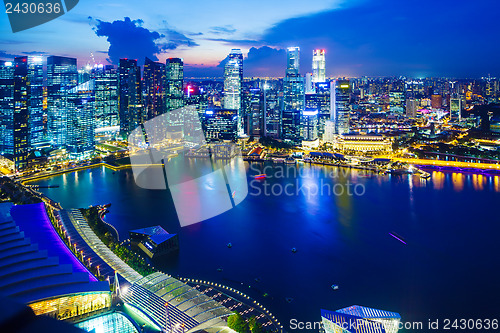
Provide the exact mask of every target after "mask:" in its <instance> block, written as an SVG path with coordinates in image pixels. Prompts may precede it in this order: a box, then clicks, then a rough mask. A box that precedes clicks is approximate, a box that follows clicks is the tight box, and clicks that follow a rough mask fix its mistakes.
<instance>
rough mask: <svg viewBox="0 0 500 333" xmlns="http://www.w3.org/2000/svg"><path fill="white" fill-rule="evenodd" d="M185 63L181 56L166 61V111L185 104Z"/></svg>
mask: <svg viewBox="0 0 500 333" xmlns="http://www.w3.org/2000/svg"><path fill="white" fill-rule="evenodd" d="M183 84H184V63H183V61H182V59H180V58H168V59H167V61H166V85H165V95H166V99H165V100H166V102H165V104H166V111H167V112H168V111H170V110H175V109H178V108H181V107H183V106H184V91H183Z"/></svg>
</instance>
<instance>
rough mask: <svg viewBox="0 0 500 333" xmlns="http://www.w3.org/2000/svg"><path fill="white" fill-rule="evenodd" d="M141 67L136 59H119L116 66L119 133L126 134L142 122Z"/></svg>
mask: <svg viewBox="0 0 500 333" xmlns="http://www.w3.org/2000/svg"><path fill="white" fill-rule="evenodd" d="M141 97H142V92H141V68H140V67H139V66H137V60H134V59H120V66H119V67H118V110H119V115H120V133H121V134H122V135H128V134H129V133H130V132H131V131H133V130H134V129H135V128H136V127H137V126H139V124H141V123H142V122H143V120H144V119H143V118H144V117H143V110H142V98H141Z"/></svg>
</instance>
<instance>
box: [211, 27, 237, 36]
mask: <svg viewBox="0 0 500 333" xmlns="http://www.w3.org/2000/svg"><path fill="white" fill-rule="evenodd" d="M210 32H211V33H213V34H216V35H222V34H224V35H232V34H234V33H235V32H236V29H235V28H234V27H233V26H232V25H224V26H219V27H217V26H216V27H211V28H210Z"/></svg>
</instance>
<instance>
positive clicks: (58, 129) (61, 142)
mask: <svg viewBox="0 0 500 333" xmlns="http://www.w3.org/2000/svg"><path fill="white" fill-rule="evenodd" d="M77 83H78V71H77V67H76V59H75V58H66V57H58V56H50V57H48V58H47V114H48V130H49V134H50V138H51V143H52V145H53V146H54V147H56V148H60V147H64V146H65V144H66V137H67V129H66V122H67V110H66V102H67V98H66V97H67V92H68V91H69V90H70V89H72V88H74V87H76V86H77Z"/></svg>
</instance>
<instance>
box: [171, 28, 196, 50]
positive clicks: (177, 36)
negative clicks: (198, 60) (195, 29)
mask: <svg viewBox="0 0 500 333" xmlns="http://www.w3.org/2000/svg"><path fill="white" fill-rule="evenodd" d="M162 32H163V33H164V36H165V38H166V40H167V41H166V42H165V44H164V49H166V50H175V49H176V48H178V47H179V46H187V47H194V46H198V43H196V42H195V41H194V40H193V39H191V38H189V37H187V36H186V35H184V34H183V33H180V32H178V31H175V30H173V29H163V30H162Z"/></svg>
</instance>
